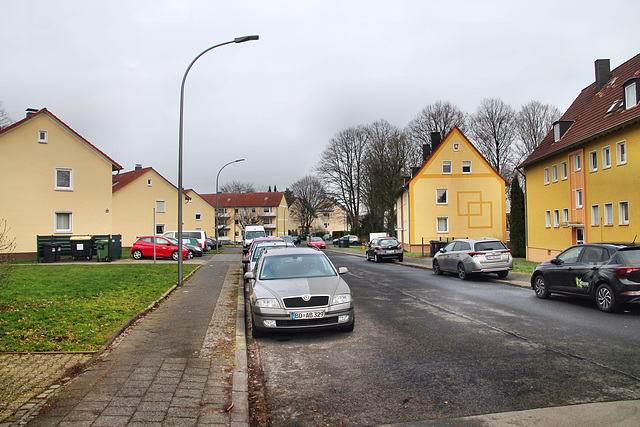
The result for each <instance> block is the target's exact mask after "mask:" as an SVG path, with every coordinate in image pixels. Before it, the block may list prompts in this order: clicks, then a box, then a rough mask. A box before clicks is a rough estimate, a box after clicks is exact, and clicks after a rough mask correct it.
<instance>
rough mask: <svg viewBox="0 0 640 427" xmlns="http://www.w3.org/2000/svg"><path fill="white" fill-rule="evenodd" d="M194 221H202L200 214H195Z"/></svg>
mask: <svg viewBox="0 0 640 427" xmlns="http://www.w3.org/2000/svg"><path fill="white" fill-rule="evenodd" d="M196 221H202V212H196Z"/></svg>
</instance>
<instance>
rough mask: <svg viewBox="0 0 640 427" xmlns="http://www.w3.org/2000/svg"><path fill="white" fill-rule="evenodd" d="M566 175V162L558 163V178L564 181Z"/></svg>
mask: <svg viewBox="0 0 640 427" xmlns="http://www.w3.org/2000/svg"><path fill="white" fill-rule="evenodd" d="M567 177H568V174H567V162H562V163H560V179H562V180H563V181H564V180H565V179H567Z"/></svg>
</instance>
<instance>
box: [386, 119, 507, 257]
mask: <svg viewBox="0 0 640 427" xmlns="http://www.w3.org/2000/svg"><path fill="white" fill-rule="evenodd" d="M407 190H408V191H407ZM407 193H408V194H407ZM396 214H397V224H398V228H399V230H398V237H399V238H400V240H401V243H402V244H403V247H404V248H405V249H406V250H408V251H412V252H413V251H417V252H419V251H420V245H421V244H422V243H423V242H424V244H425V245H428V244H429V241H430V240H452V239H454V238H467V237H468V238H478V237H493V238H498V239H500V240H502V241H503V242H506V239H507V225H506V224H507V223H506V200H505V181H504V179H503V178H502V177H501V176H500V175H499V174H498V173H496V172H495V170H494V169H493V168H492V167H491V166H490V165H489V164H488V163H487V161H486V160H485V159H484V157H482V155H481V154H480V153H479V152H478V151H477V150H476V149H475V148H474V147H473V145H472V144H471V143H470V142H469V141H468V140H467V138H466V137H465V136H464V135H463V134H462V132H461V131H460V130H459V129H457V128H454V129H453V130H452V131H451V132H450V133H449V135H448V136H447V137H446V138H445V140H444V141H442V143H441V144H440V145H439V146H438V147H437V149H436V150H435V152H434V153H432V155H431V156H430V157H429V158H428V160H427V162H426V163H425V164H424V165H423V166H422V167H421V168H420V170H419V171H418V173H417V174H416V175H414V176H413V177H412V179H411V180H410V181H409V183H408V186H407V187H406V188H405V191H403V193H402V194H401V195H400V196H399V197H398V199H397V202H396Z"/></svg>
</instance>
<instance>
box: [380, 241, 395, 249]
mask: <svg viewBox="0 0 640 427" xmlns="http://www.w3.org/2000/svg"><path fill="white" fill-rule="evenodd" d="M392 246H398V241H397V240H396V239H382V240H380V247H381V248H390V247H392Z"/></svg>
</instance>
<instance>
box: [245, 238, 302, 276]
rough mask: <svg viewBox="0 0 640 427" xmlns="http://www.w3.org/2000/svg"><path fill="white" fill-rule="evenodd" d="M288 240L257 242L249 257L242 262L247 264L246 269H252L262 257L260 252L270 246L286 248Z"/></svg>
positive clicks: (270, 247)
mask: <svg viewBox="0 0 640 427" xmlns="http://www.w3.org/2000/svg"><path fill="white" fill-rule="evenodd" d="M291 245H293V243H291ZM286 247H287V242H286V241H277V240H273V241H267V242H256V243H255V244H254V245H253V247H252V248H251V255H250V256H249V257H248V258H245V259H243V260H242V263H243V264H244V265H245V269H244V270H245V271H252V270H253V268H254V267H255V265H256V262H257V261H258V258H259V257H260V254H261V253H262V251H263V250H265V249H267V248H269V249H273V248H286Z"/></svg>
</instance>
